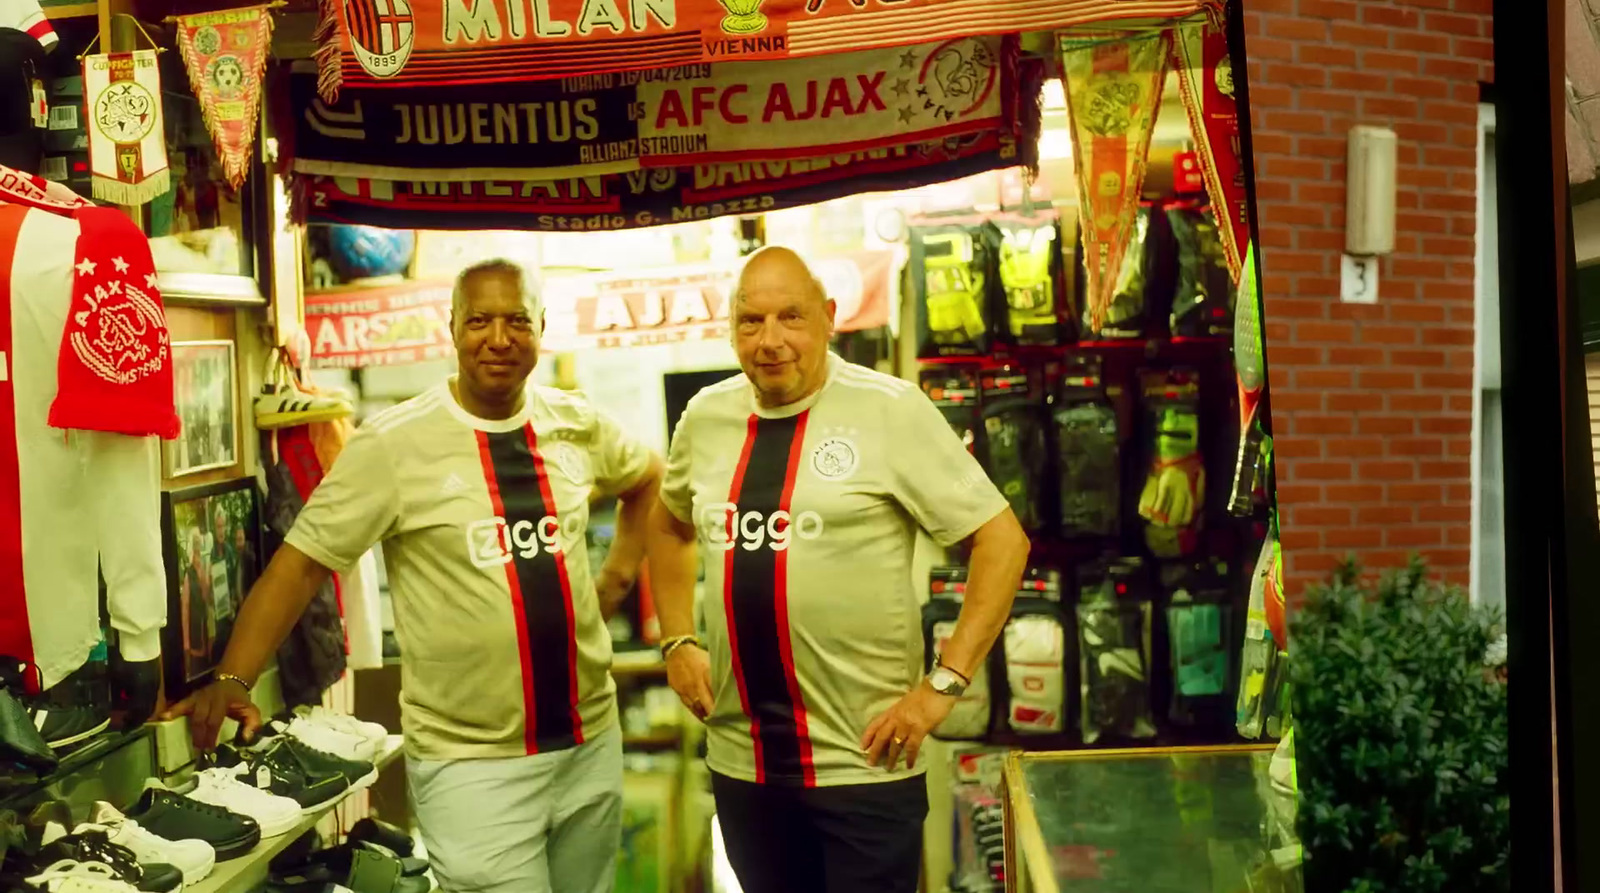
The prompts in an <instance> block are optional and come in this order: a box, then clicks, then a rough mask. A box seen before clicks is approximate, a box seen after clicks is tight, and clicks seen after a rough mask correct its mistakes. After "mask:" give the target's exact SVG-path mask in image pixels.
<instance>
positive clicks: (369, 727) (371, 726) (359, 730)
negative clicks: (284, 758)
mask: <svg viewBox="0 0 1600 893" xmlns="http://www.w3.org/2000/svg"><path fill="white" fill-rule="evenodd" d="M294 714H295V716H297V717H299V718H300V719H303V720H305V721H306V722H309V723H314V724H316V725H321V726H327V727H328V728H330V729H333V730H334V731H335V732H343V733H344V734H346V735H353V736H355V737H357V738H362V739H364V740H366V741H370V742H372V744H373V747H374V751H373V754H372V757H370V759H376V758H377V755H378V753H379V752H381V751H382V750H383V745H384V742H386V741H388V740H389V730H388V729H386V728H384V727H383V726H382V725H381V724H379V723H375V722H362V721H361V720H359V719H356V718H355V717H354V716H351V715H350V714H348V713H340V712H339V711H337V710H329V709H328V708H327V707H324V706H322V705H321V704H317V705H315V706H312V707H296V708H295V709H294Z"/></svg>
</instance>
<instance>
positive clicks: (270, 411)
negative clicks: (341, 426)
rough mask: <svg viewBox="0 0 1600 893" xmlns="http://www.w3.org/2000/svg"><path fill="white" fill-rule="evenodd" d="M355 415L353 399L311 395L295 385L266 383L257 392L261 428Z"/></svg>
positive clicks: (263, 429) (267, 428) (257, 417)
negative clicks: (259, 391)
mask: <svg viewBox="0 0 1600 893" xmlns="http://www.w3.org/2000/svg"><path fill="white" fill-rule="evenodd" d="M354 414H355V407H353V406H351V405H350V401H348V400H345V399H342V398H340V397H337V396H334V395H331V394H308V393H306V392H305V391H302V390H300V389H299V388H297V387H295V386H294V385H293V384H283V385H270V384H269V385H266V386H265V387H263V388H262V389H261V393H260V394H257V395H256V427H257V428H259V429H261V430H262V431H273V430H276V429H278V428H293V427H294V426H296V425H309V424H311V423H312V422H331V421H333V420H335V419H343V418H348V417H350V416H351V415H354Z"/></svg>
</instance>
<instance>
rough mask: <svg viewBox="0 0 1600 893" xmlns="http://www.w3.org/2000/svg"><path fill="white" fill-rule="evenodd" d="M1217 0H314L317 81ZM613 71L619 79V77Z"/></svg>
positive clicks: (583, 71) (677, 53) (466, 78)
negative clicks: (317, 21) (504, 0)
mask: <svg viewBox="0 0 1600 893" xmlns="http://www.w3.org/2000/svg"><path fill="white" fill-rule="evenodd" d="M1221 6H1222V4H1221V3H1220V2H1218V0H848V2H847V0H628V2H623V0H583V2H581V3H580V2H577V0H528V2H523V0H513V2H507V3H500V2H496V0H320V7H321V21H320V24H319V26H318V29H317V32H316V35H315V39H316V40H317V43H318V48H317V53H316V55H317V62H318V80H319V82H320V89H321V92H322V95H323V98H324V99H326V100H329V101H332V100H333V99H334V98H336V97H337V96H338V94H339V90H340V88H341V85H343V86H347V87H355V88H362V87H380V88H391V89H394V88H403V89H410V88H413V87H418V86H428V87H436V86H445V85H459V84H479V85H481V84H495V83H507V82H513V81H527V80H542V79H551V78H563V77H572V76H575V75H595V74H601V75H613V74H616V73H619V72H630V71H640V70H643V69H649V68H659V67H662V66H672V65H698V64H704V63H712V62H725V61H738V62H779V61H782V60H785V59H795V58H802V57H809V56H819V55H827V54H833V53H846V52H855V51H859V50H868V49H882V48H891V47H902V46H908V45H911V44H917V43H924V42H927V41H934V40H944V39H950V38H964V37H975V36H982V35H995V34H1003V33H1008V32H1019V31H1053V30H1056V29H1058V28H1067V27H1071V26H1074V25H1083V24H1089V23H1092V22H1104V21H1107V20H1117V19H1124V20H1125V19H1166V18H1181V17H1184V16H1189V15H1192V14H1194V13H1196V12H1200V11H1202V10H1220V9H1221ZM616 80H618V81H620V80H621V79H620V78H617V79H616Z"/></svg>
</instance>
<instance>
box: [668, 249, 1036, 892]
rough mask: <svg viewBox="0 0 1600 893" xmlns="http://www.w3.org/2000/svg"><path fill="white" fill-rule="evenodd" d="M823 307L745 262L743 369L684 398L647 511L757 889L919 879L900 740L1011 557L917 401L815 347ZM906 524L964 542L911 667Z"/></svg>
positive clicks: (982, 638) (937, 422) (910, 531)
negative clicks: (699, 633)
mask: <svg viewBox="0 0 1600 893" xmlns="http://www.w3.org/2000/svg"><path fill="white" fill-rule="evenodd" d="M833 316H834V304H833V302H832V301H830V300H828V299H827V297H826V295H825V294H824V292H823V289H822V286H821V285H820V284H819V283H818V282H817V280H816V279H815V278H814V277H813V276H812V275H811V273H810V271H809V270H808V269H807V268H806V265H805V263H804V262H803V261H801V260H800V258H799V257H798V256H796V255H795V254H794V253H793V252H791V251H788V250H786V249H781V248H770V249H766V250H763V251H762V252H759V253H758V254H756V255H755V256H754V257H752V258H751V260H750V261H749V263H748V264H747V265H746V266H745V269H744V271H743V274H742V275H741V277H740V280H739V287H738V291H737V293H736V294H735V296H734V305H733V308H732V318H733V343H734V347H735V350H736V351H737V353H738V355H739V362H740V365H741V366H742V367H743V369H744V373H745V374H744V375H743V376H736V377H734V378H732V379H729V380H728V381H725V382H722V383H720V384H717V385H713V386H711V387H709V388H706V389H705V390H703V391H701V392H700V393H699V394H697V395H696V396H695V397H694V399H692V400H691V401H689V405H688V407H687V408H686V409H685V410H684V413H683V417H682V420H681V421H679V423H678V427H677V431H676V433H675V435H674V437H673V442H672V449H671V454H670V456H669V458H668V463H667V477H666V480H665V481H664V483H663V484H662V488H661V501H660V504H659V506H658V507H657V508H656V510H655V512H654V513H653V514H652V516H651V522H650V534H649V549H648V552H649V557H650V568H651V585H652V591H653V594H654V596H655V600H656V606H657V610H658V612H659V614H660V618H661V631H662V634H663V637H664V638H663V651H664V652H665V653H666V657H667V667H668V673H669V681H670V682H671V684H672V687H673V688H674V689H675V690H676V691H677V692H678V695H679V697H681V698H682V699H683V701H684V703H685V704H686V705H688V707H689V708H690V709H691V710H693V711H694V712H695V713H696V715H698V716H700V717H702V718H703V719H704V720H705V721H706V724H707V727H708V752H707V757H706V761H707V764H708V765H709V767H710V768H711V770H712V787H713V791H714V794H715V796H716V803H717V812H718V814H719V816H720V825H721V828H722V834H723V837H724V839H725V842H726V844H727V851H728V857H729V861H730V862H731V863H732V865H733V868H734V871H735V873H737V874H738V876H739V879H740V883H741V884H742V885H743V887H744V888H745V889H746V890H749V891H751V893H782V891H790V890H793V891H796V893H799V891H806V893H819V891H826V893H854V891H863V893H865V891H872V893H900V891H904V893H911V891H914V890H916V889H917V881H918V872H919V862H920V855H921V840H922V822H923V819H924V817H925V816H926V814H927V809H928V802H927V790H926V786H925V782H924V779H923V776H922V773H923V771H924V769H925V767H924V766H921V765H918V762H917V754H918V751H919V749H920V748H921V745H922V742H923V739H924V737H925V736H927V734H928V733H929V732H930V731H931V730H932V729H933V728H934V727H936V726H937V725H938V724H939V723H940V722H941V721H942V720H943V719H944V717H945V716H946V715H947V714H948V713H949V712H950V709H951V707H952V706H953V705H954V703H955V700H956V697H957V696H958V695H959V694H960V693H961V692H962V690H963V689H964V688H965V686H966V684H967V683H968V682H969V681H970V680H971V678H972V675H973V673H974V672H976V670H977V668H978V666H979V664H980V663H981V662H982V661H983V659H984V656H985V655H986V654H987V653H988V651H989V648H990V647H991V646H992V645H993V644H994V640H995V638H996V636H998V635H999V633H1000V630H1001V628H1002V627H1003V625H1004V624H1005V621H1006V617H1007V615H1008V614H1009V612H1010V609H1011V601H1012V597H1013V595H1014V593H1015V592H1016V589H1017V585H1018V583H1019V582H1020V580H1021V576H1022V571H1023V569H1024V567H1025V565H1026V563H1027V556H1028V547H1029V544H1028V539H1027V536H1026V534H1024V533H1023V530H1022V528H1021V526H1020V525H1019V524H1018V523H1017V519H1016V517H1015V516H1014V515H1013V514H1012V513H1011V510H1010V508H1008V506H1007V503H1006V499H1005V497H1004V496H1002V495H1001V494H1000V492H999V491H998V490H997V489H996V488H995V487H994V485H993V484H992V483H990V481H989V479H988V477H987V476H985V474H984V472H983V469H982V468H980V467H979V466H978V464H977V462H975V461H974V460H973V459H972V457H971V455H969V454H968V453H967V450H966V448H965V447H964V446H963V445H962V443H961V441H960V439H959V438H958V437H957V436H956V435H955V433H954V432H952V431H951V430H950V428H949V426H948V425H947V424H946V423H945V421H944V419H943V418H942V417H941V416H940V414H939V412H938V410H937V409H935V408H934V406H933V404H932V403H930V402H929V401H928V398H927V397H925V396H924V395H923V393H922V391H921V390H920V389H919V388H917V387H916V386H915V385H913V384H911V383H909V382H905V381H901V380H899V379H896V378H892V377H890V376H887V375H882V374H879V373H877V372H874V371H871V370H868V369H865V368H863V367H860V366H854V365H851V364H849V363H846V362H844V361H843V360H841V359H840V358H839V357H837V356H835V355H834V354H832V353H831V352H829V350H828V339H829V337H830V335H831V334H832V328H833ZM919 532H926V533H928V534H930V535H931V536H932V538H933V539H934V540H935V541H937V542H938V543H939V544H940V545H943V546H949V545H952V544H954V543H957V542H959V541H961V540H964V539H967V538H968V537H971V538H972V539H973V551H972V566H971V575H970V582H969V583H968V585H967V590H966V600H965V604H964V605H963V607H962V613H961V617H960V622H959V624H958V625H957V628H956V631H955V634H954V636H953V637H952V639H951V641H950V643H949V644H948V646H947V647H946V648H945V650H944V652H943V656H942V664H941V665H940V666H939V667H936V668H935V670H934V672H933V673H931V674H929V675H928V677H927V678H926V679H924V677H923V671H922V666H923V664H922V659H923V650H922V633H921V623H920V620H919V616H920V610H919V600H918V596H917V589H918V587H917V582H916V581H915V580H914V579H913V578H912V552H913V548H914V544H915V542H916V539H917V536H918V534H919ZM697 547H698V556H699V557H703V558H704V560H705V590H704V591H705V603H704V615H705V640H704V643H703V644H702V642H701V640H700V639H699V638H697V637H696V636H695V629H694V620H693V614H694V611H693V592H694V586H695V577H696V558H697Z"/></svg>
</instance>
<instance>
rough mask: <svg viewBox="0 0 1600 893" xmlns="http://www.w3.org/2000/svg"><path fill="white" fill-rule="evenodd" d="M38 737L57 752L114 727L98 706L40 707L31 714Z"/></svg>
mask: <svg viewBox="0 0 1600 893" xmlns="http://www.w3.org/2000/svg"><path fill="white" fill-rule="evenodd" d="M28 714H29V717H30V718H31V719H32V720H33V727H34V728H36V729H38V730H39V736H40V737H41V738H43V739H44V741H45V743H46V744H48V745H50V747H51V748H52V749H54V750H60V749H61V748H63V747H71V746H72V745H74V744H78V743H81V742H83V741H87V740H89V739H90V738H93V737H94V736H96V735H98V734H100V733H101V732H104V731H105V730H106V729H108V728H110V726H111V717H110V716H108V715H107V714H106V712H105V711H104V710H102V709H100V708H99V707H89V706H76V707H58V706H54V705H39V706H35V707H33V708H32V709H30V710H29V711H28Z"/></svg>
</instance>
